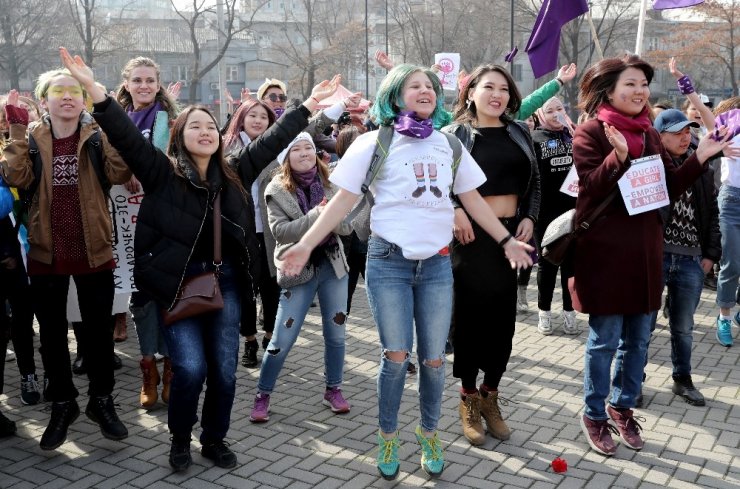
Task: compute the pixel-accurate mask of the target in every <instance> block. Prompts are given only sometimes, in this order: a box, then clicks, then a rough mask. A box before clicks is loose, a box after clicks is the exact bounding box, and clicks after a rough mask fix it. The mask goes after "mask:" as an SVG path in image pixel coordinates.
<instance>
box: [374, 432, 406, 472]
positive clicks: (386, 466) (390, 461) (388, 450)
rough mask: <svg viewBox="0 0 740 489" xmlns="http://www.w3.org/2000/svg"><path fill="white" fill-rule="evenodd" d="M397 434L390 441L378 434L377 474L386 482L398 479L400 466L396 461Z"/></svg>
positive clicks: (398, 443)
mask: <svg viewBox="0 0 740 489" xmlns="http://www.w3.org/2000/svg"><path fill="white" fill-rule="evenodd" d="M399 446H400V442H399V441H398V433H396V436H394V437H393V438H392V439H390V440H386V439H385V438H383V436H382V435H381V434H380V432H378V472H380V475H381V476H382V477H383V479H385V480H387V481H392V480H393V479H395V478H396V477H398V470H399V469H400V467H401V464H400V463H399V461H398V447H399Z"/></svg>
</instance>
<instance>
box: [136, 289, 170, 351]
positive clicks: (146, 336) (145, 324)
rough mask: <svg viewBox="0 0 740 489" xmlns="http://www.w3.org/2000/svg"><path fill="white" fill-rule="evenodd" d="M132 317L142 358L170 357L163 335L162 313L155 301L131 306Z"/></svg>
mask: <svg viewBox="0 0 740 489" xmlns="http://www.w3.org/2000/svg"><path fill="white" fill-rule="evenodd" d="M129 310H130V311H131V316H133V318H134V325H135V326H136V335H137V336H138V337H139V350H141V356H143V357H145V356H153V355H154V354H155V353H159V354H161V355H164V356H166V357H168V356H169V352H168V351H167V344H166V343H165V341H164V336H163V335H162V330H161V325H162V313H161V311H160V309H159V306H158V305H157V303H156V302H155V301H153V300H152V301H149V302H147V303H145V304H144V305H142V306H135V305H133V304H131V305H130V306H129Z"/></svg>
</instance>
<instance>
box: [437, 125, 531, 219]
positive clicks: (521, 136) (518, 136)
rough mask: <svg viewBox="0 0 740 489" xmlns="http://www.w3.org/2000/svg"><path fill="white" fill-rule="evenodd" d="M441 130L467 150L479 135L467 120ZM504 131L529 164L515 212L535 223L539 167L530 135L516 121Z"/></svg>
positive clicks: (527, 130)
mask: <svg viewBox="0 0 740 489" xmlns="http://www.w3.org/2000/svg"><path fill="white" fill-rule="evenodd" d="M442 131H443V132H447V133H450V134H454V135H455V136H457V138H458V139H459V140H460V141H461V142H462V143H463V146H465V149H467V150H468V152H471V151H472V150H473V145H474V144H475V136H476V135H480V132H478V130H477V129H476V128H474V127H473V126H472V125H470V123H468V122H463V123H457V122H455V123H453V124H450V125H449V126H445V127H443V128H442ZM506 132H508V133H509V137H510V138H511V140H512V141H514V142H515V143H516V144H517V145H518V146H519V147H520V148H521V149H522V151H524V154H526V155H527V158H528V159H529V165H530V173H529V175H530V177H529V182H527V187H526V190H525V191H524V194H523V195H519V209H518V212H517V214H518V215H519V217H522V218H524V217H528V218H530V219H531V220H532V222H535V223H536V222H537V217H538V216H539V213H540V169H539V165H538V164H537V156H536V155H535V152H534V146H533V145H532V137H531V136H530V134H529V129H528V128H527V126H526V125H525V124H524V123H521V122H516V121H512V122H508V123H507V124H506Z"/></svg>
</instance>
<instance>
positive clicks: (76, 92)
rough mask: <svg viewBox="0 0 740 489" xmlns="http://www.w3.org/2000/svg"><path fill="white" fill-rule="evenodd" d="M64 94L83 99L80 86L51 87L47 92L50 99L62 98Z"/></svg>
mask: <svg viewBox="0 0 740 489" xmlns="http://www.w3.org/2000/svg"><path fill="white" fill-rule="evenodd" d="M64 92H69V95H70V96H72V97H81V96H82V88H81V87H79V86H77V87H76V86H74V85H73V86H67V85H51V86H50V87H49V90H48V92H47V96H48V97H50V98H61V97H63V96H64Z"/></svg>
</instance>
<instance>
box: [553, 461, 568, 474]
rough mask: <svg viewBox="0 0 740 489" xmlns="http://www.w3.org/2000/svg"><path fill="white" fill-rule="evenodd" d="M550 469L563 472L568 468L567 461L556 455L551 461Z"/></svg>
mask: <svg viewBox="0 0 740 489" xmlns="http://www.w3.org/2000/svg"><path fill="white" fill-rule="evenodd" d="M551 465H552V470H554V471H555V472H565V471H567V470H568V462H566V461H565V460H563V459H562V458H560V457H556V458H555V460H553V461H552V464H551Z"/></svg>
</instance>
